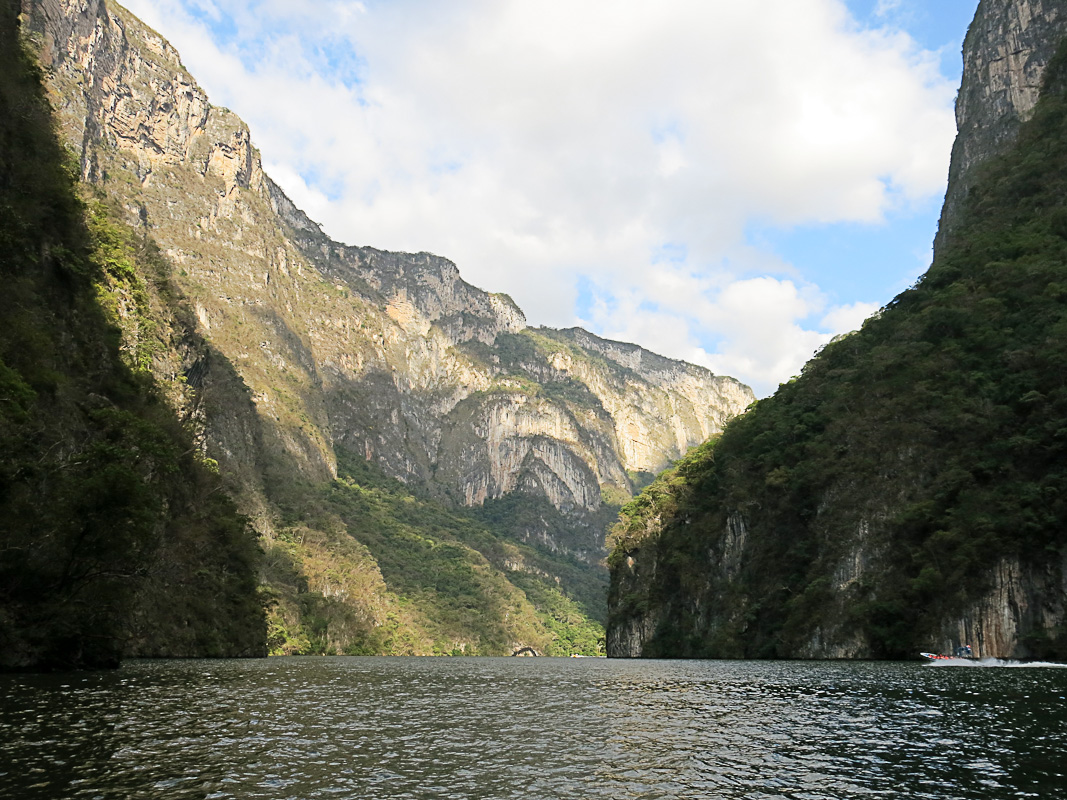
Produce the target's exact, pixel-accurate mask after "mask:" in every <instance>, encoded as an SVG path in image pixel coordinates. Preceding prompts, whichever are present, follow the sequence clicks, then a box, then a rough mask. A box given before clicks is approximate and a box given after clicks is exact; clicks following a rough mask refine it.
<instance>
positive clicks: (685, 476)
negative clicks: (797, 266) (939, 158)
mask: <svg viewBox="0 0 1067 800" xmlns="http://www.w3.org/2000/svg"><path fill="white" fill-rule="evenodd" d="M1045 5H1049V6H1051V5H1052V4H1045ZM1024 7H1025V8H1024ZM1035 7H1036V10H1035ZM1023 12H1025V13H1023ZM1039 12H1041V4H1040V3H1023V2H1009V3H1004V2H1001V3H990V2H986V0H983V2H982V4H981V5H980V7H979V9H978V15H977V17H976V21H975V24H974V25H972V27H971V31H970V34H969V35H968V39H967V44H966V45H965V63H966V64H968V65H971V64H975V63H979V64H982V63H984V64H988V63H989V61H990V60H991V59H990V54H989V53H988V52H986V53H984V54H982V53H976V52H975V48H982V47H988V46H990V39H989V37H988V36H987V35H986V34H987V33H988V31H989V30H990V29H993V30H1003V29H1004V28H1005V27H1006V28H1007V29H1009V30H1014V31H1015V32H1016V33H1018V29H1017V26H1018V24H1020V23H1019V20H1020V19H1025V21H1026V23H1027V25H1029V26H1030V27H1029V29H1028V33H1027V36H1028V37H1029V38H1030V39H1031V40H1032V41H1041V42H1042V48H1043V50H1044V52H1048V53H1051V52H1054V51H1056V46H1057V45H1058V46H1059V50H1058V55H1056V57H1055V58H1054V59H1053V60H1052V61H1051V62H1050V63H1047V64H1046V63H1041V64H1040V66H1041V68H1042V84H1041V85H1042V89H1041V93H1040V100H1039V102H1037V104H1036V106H1034V105H1033V104H1030V105H1029V106H1026V107H1022V108H1020V107H1018V106H1015V107H1012V108H1011V113H1012V114H1013V115H1014V116H1015V117H1016V118H1017V119H1019V120H1023V121H1022V122H1020V123H1018V124H1016V125H1015V128H1016V132H1015V136H1014V137H1013V138H1010V139H998V141H997V142H995V143H988V142H987V143H986V144H985V145H979V144H977V143H974V142H972V143H971V144H970V145H968V147H967V148H957V151H956V152H957V154H960V153H961V152H964V151H966V152H979V153H981V152H984V153H986V157H985V160H971V161H969V162H968V163H966V164H963V165H960V164H957V165H956V168H955V169H954V175H961V174H965V175H966V178H967V184H968V185H967V191H966V192H963V193H957V192H956V191H955V188H954V187H950V190H949V195H950V197H952V198H955V200H954V202H959V203H961V206H960V208H958V209H955V210H953V212H952V214H951V217H952V225H951V228H950V229H949V230H947V231H945V230H943V234H944V235H943V237H942V238H941V240H940V241H939V244H938V248H937V254H936V257H935V259H934V263H933V265H932V266H931V267H930V269H929V271H928V272H927V273H926V274H925V275H924V276H923V277H922V278H921V279H920V280H919V281H918V282H917V283H916V285H915V286H914V287H913V288H911V289H909V290H907V291H905V292H903V293H902V294H900V295H899V296H898V297H896V298H895V299H894V300H893V301H892V302H891V303H889V304H888V305H887V306H886V308H884V309H883V310H882V311H881V313H879V314H876V315H874V316H873V317H872V318H870V319H869V320H867V321H866V322H865V323H864V325H863V328H862V329H861V330H859V331H857V332H855V333H852V334H849V335H847V336H843V337H840V338H839V339H838V340H836V341H834V342H832V343H831V344H829V345H827V346H826V347H825V348H824V349H823V350H822V351H821V353H819V354H818V355H817V356H816V357H815V358H813V359H812V360H811V361H810V362H809V363H808V364H807V365H806V366H805V368H804V370H803V372H802V374H801V375H800V376H798V377H797V378H796V379H794V380H792V381H790V382H789V383H787V384H784V385H782V386H781V387H780V388H779V390H778V391H777V392H776V393H775V394H774V396H773V397H770V398H768V399H766V400H762V401H760V402H759V403H757V404H756V405H755V406H754V407H753V409H752V410H751V411H749V412H748V413H747V414H746V415H745V416H743V417H740V418H738V419H736V420H734V421H733V422H731V423H730V424H729V425H728V426H727V428H726V430H725V431H724V433H723V434H722V436H721V437H719V438H718V439H717V440H713V441H709V442H708V443H706V444H704V445H702V446H701V447H699V448H697V449H695V450H694V451H692V452H690V453H689V454H688V455H687V456H686V457H685V458H684V459H683V460H682V461H681V462H680V463H679V464H678V465H677V467H676V468H675V469H673V470H671V471H668V472H666V473H664V474H663V475H661V476H660V477H659V478H657V480H656V481H655V482H654V483H653V484H652V485H651V486H650V487H648V489H646V490H645V492H644V493H643V494H641V495H640V496H639V497H638V498H637V499H635V500H634V501H633V502H632V503H630V504H629V505H627V506H626V508H625V509H624V510H623V514H622V518H621V522H620V523H619V525H618V526H617V527H616V529H615V530H614V532H613V534H612V538H613V542H614V550H613V552H612V555H611V556H610V565H611V571H612V579H611V594H610V597H609V630H608V650H609V654H610V655H616V656H639V655H643V656H657V657H662V656H667V657H759V658H764V657H772V658H795V657H801V658H868V657H874V658H903V657H915V654H916V653H917V652H918V651H919V650H920V649H921V650H935V651H941V652H952V648H954V647H955V646H957V645H959V644H961V643H968V644H971V645H972V647H973V648H974V650H975V652H976V653H977V654H978V655H981V656H998V657H1037V658H1058V659H1063V658H1065V657H1067V628H1065V610H1067V501H1065V498H1067V303H1065V300H1067V52H1065V47H1064V44H1063V37H1064V35H1065V34H1067V30H1065V23H1067V20H1064V18H1063V15H1062V14H1061V13H1060V10H1059V9H1058V8H1051V7H1050V8H1049V10H1048V13H1047V14H1043V13H1039ZM1012 25H1016V28H1012ZM1038 34H1040V35H1038ZM1017 38H1018V37H1017ZM1023 38H1025V37H1023ZM1045 39H1051V40H1052V42H1053V46H1052V47H1050V46H1049V43H1048V42H1047V41H1045ZM996 43H997V44H998V46H999V41H997V42H996ZM1031 56H1032V54H1031V55H1027V54H1022V55H1020V54H1018V53H1016V54H1015V57H1016V59H1017V60H1018V61H1020V62H1024V63H1030V64H1031V65H1032V64H1033V63H1035V60H1036V61H1040V59H1038V58H1037V57H1033V58H1034V59H1035V60H1031ZM1019 74H1020V75H1023V74H1026V73H1025V71H1022V72H1019ZM974 81H975V75H973V74H970V73H968V74H967V75H965V78H964V86H965V87H970V92H971V94H972V95H973V97H972V98H971V100H972V101H973V98H974V97H987V98H989V97H993V98H999V99H998V103H1000V101H1001V100H1002V99H1003V97H1004V96H1008V95H1011V94H1012V92H1010V91H1005V92H1001V93H999V94H998V93H997V92H982V91H981V87H979V86H976V84H975V82H974ZM1009 88H1010V87H1009ZM961 100H962V101H963V102H970V101H967V100H966V98H961ZM1001 106H1002V104H1001V105H996V106H995V107H994V108H992V109H987V112H986V113H987V114H994V115H995V114H996V113H998V109H999V108H1001ZM967 110H968V113H970V114H972V115H973V114H975V113H977V108H976V106H975V105H974V104H973V103H972V105H970V106H968V108H967ZM983 127H986V128H988V129H990V130H994V131H999V130H1001V129H1000V128H999V127H997V126H995V125H989V126H977V127H975V126H972V127H970V128H968V129H967V130H963V129H962V128H961V136H964V135H966V136H972V137H973V136H979V135H981V133H980V131H981V129H982V128H983ZM994 152H999V153H1000V154H1001V155H994V154H993V153H994ZM959 157H962V156H959Z"/></svg>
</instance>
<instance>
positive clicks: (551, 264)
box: [125, 0, 977, 397]
mask: <svg viewBox="0 0 1067 800" xmlns="http://www.w3.org/2000/svg"><path fill="white" fill-rule="evenodd" d="M125 5H126V6H127V7H128V8H129V9H130V10H131V11H133V12H134V13H135V14H137V15H138V16H139V17H141V18H142V19H143V20H144V21H145V22H147V23H148V24H149V25H151V26H152V27H153V28H155V29H156V30H157V31H158V32H159V33H160V34H162V35H163V36H164V37H165V38H167V39H168V40H169V41H170V42H171V43H172V44H173V45H174V46H175V47H176V48H177V49H178V52H179V53H180V54H181V56H182V61H183V63H184V64H185V66H186V67H187V68H188V69H189V71H190V72H191V73H192V74H193V76H194V77H195V78H196V80H197V81H198V82H199V83H200V85H201V86H202V87H203V88H204V90H205V91H206V92H207V94H208V97H209V99H210V100H211V102H212V103H213V104H215V105H220V106H226V107H228V108H230V109H232V110H233V111H235V112H236V113H237V114H238V115H240V116H241V117H242V118H243V119H244V120H245V122H247V123H248V124H249V127H250V128H251V131H252V140H253V143H254V144H255V145H256V146H257V147H258V148H259V149H260V152H261V155H262V158H263V163H264V169H265V170H266V171H267V173H268V174H269V175H271V177H272V178H273V179H274V180H275V181H276V182H277V183H278V184H279V185H280V186H281V187H282V188H283V189H284V190H285V191H286V193H287V194H288V195H289V196H290V197H291V199H292V200H293V201H294V202H295V203H296V204H297V205H298V206H299V207H300V208H302V209H303V210H304V211H306V212H307V213H308V215H309V216H310V217H311V218H312V219H314V220H316V221H317V222H319V223H321V224H322V226H323V228H324V230H325V231H326V232H327V233H328V234H329V235H330V236H332V237H333V238H334V239H337V240H339V241H342V242H345V243H347V244H353V245H371V246H373V247H377V248H381V249H387V250H403V251H411V252H419V251H427V252H432V253H436V254H437V255H441V256H445V257H446V258H449V259H451V260H452V261H454V262H455V263H456V264H457V266H458V267H459V269H460V273H461V274H462V275H463V277H464V279H466V280H467V281H468V282H469V283H472V284H474V285H475V286H478V287H480V288H482V289H485V290H487V291H491V292H504V293H507V294H509V295H510V296H511V297H512V298H514V300H515V301H516V302H517V303H518V304H519V306H520V307H521V308H522V309H523V311H524V312H525V313H526V317H527V320H528V322H529V323H530V324H531V325H549V326H553V327H570V326H573V325H580V326H582V327H585V328H587V329H589V330H591V331H593V332H594V333H597V334H599V335H601V336H605V337H608V338H612V339H619V340H622V341H627V342H634V343H637V344H640V345H642V346H644V347H647V348H649V349H651V350H654V351H655V352H658V353H661V354H663V355H666V356H670V357H672V358H680V359H684V360H687V361H690V362H693V363H696V364H701V365H702V366H705V367H708V368H710V369H711V370H713V371H714V372H716V373H719V374H725V375H732V376H734V377H736V378H738V379H740V380H742V381H743V382H745V383H747V384H749V385H751V386H752V387H753V389H754V390H755V391H756V394H757V396H760V397H762V396H766V395H768V394H770V393H772V392H773V391H774V390H775V388H777V386H778V384H779V383H781V382H784V381H787V380H789V378H790V377H792V376H793V375H796V374H797V373H799V372H800V369H801V367H802V366H803V364H804V362H805V361H806V360H807V359H808V358H810V357H811V356H812V354H813V353H814V352H816V351H817V350H818V349H819V348H820V347H821V346H822V345H824V344H825V343H826V342H828V341H829V340H830V339H831V338H832V337H833V336H835V335H837V334H841V333H846V332H848V331H851V330H855V329H856V328H858V327H859V326H860V325H861V323H862V321H863V319H864V318H865V317H866V316H868V315H870V314H871V313H873V312H875V311H877V310H878V309H879V308H880V307H881V306H883V305H885V304H886V303H887V302H888V301H889V300H891V299H892V298H893V297H894V296H895V295H896V294H898V293H899V292H901V291H903V290H904V289H906V288H907V287H908V286H910V285H911V284H912V283H914V281H915V279H916V278H917V277H918V276H919V275H921V274H922V273H923V272H924V271H925V270H926V268H927V267H928V266H929V262H930V256H931V243H932V241H933V236H934V232H935V231H936V228H937V220H938V216H939V214H940V209H941V202H942V199H943V197H944V191H945V181H946V176H947V174H948V164H949V152H950V149H951V145H952V140H953V137H954V135H955V121H954V116H953V102H954V100H955V95H956V90H957V88H958V85H959V80H960V69H961V56H960V50H961V47H962V42H963V37H964V34H965V33H966V29H967V25H968V24H969V22H970V20H971V18H972V17H973V15H974V11H975V8H976V7H977V0H938V2H937V3H930V2H928V0H761V2H759V3H753V2H743V1H742V2H739V1H738V0H657V1H656V2H651V0H537V1H536V2H534V0H363V1H362V2H356V1H355V0H318V1H316V2H294V1H293V0H225V1H224V2H223V0H125Z"/></svg>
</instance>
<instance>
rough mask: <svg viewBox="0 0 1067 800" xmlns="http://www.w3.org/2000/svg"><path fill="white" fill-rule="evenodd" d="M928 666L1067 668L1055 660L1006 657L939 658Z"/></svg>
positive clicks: (1066, 665)
mask: <svg viewBox="0 0 1067 800" xmlns="http://www.w3.org/2000/svg"><path fill="white" fill-rule="evenodd" d="M926 666H928V667H1008V668H1025V669H1067V664H1058V663H1056V662H1054V661H1012V660H1010V659H1004V658H939V659H937V660H936V661H930V662H929V663H928V664H927V665H926Z"/></svg>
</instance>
